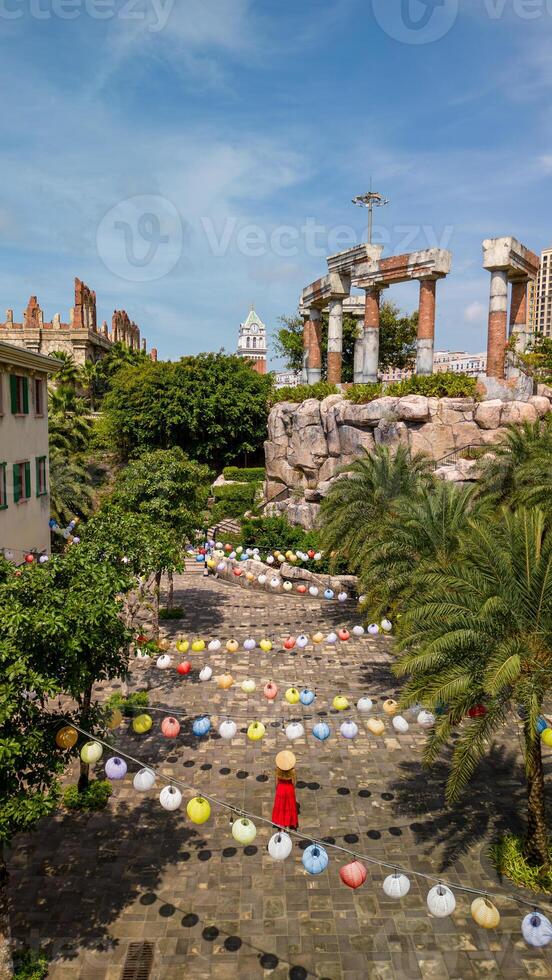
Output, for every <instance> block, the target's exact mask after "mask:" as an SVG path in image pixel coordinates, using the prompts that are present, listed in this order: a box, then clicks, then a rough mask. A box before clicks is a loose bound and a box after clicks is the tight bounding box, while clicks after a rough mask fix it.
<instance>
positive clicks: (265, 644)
mask: <svg viewBox="0 0 552 980" xmlns="http://www.w3.org/2000/svg"><path fill="white" fill-rule="evenodd" d="M259 646H260V648H261V650H263V652H264V653H270V651H271V650H272V643H271V642H270V640H261V642H260V643H259Z"/></svg>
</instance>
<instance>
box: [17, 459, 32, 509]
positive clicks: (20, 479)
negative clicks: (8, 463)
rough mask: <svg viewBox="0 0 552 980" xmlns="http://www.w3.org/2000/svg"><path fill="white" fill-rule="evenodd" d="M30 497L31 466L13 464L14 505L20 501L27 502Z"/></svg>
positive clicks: (25, 463)
mask: <svg viewBox="0 0 552 980" xmlns="http://www.w3.org/2000/svg"><path fill="white" fill-rule="evenodd" d="M30 496H31V464H30V463H29V462H28V461H26V462H24V463H14V464H13V499H14V501H15V503H16V504H18V503H20V501H22V500H28V499H29V497H30Z"/></svg>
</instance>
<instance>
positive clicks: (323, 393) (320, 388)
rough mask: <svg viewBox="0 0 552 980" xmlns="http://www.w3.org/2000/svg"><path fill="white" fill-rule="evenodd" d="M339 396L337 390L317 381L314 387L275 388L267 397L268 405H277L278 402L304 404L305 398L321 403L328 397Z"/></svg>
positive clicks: (325, 382) (326, 383)
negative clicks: (314, 399)
mask: <svg viewBox="0 0 552 980" xmlns="http://www.w3.org/2000/svg"><path fill="white" fill-rule="evenodd" d="M337 394H339V389H338V388H336V386H335V385H332V384H329V383H328V382H327V381H318V382H317V384H315V385H298V386H297V387H296V388H276V389H275V390H274V391H272V392H271V393H270V395H269V404H270V405H277V404H278V402H304V401H306V399H307V398H316V399H318V401H322V399H323V398H327V397H328V395H337Z"/></svg>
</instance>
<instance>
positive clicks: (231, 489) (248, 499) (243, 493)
mask: <svg viewBox="0 0 552 980" xmlns="http://www.w3.org/2000/svg"><path fill="white" fill-rule="evenodd" d="M256 490H257V486H256V484H254V483H230V484H224V485H223V486H221V487H213V497H214V498H215V500H239V501H240V502H241V503H242V504H243V505H244V507H243V509H244V510H246V509H247V507H251V506H252V505H253V502H254V500H255V493H256Z"/></svg>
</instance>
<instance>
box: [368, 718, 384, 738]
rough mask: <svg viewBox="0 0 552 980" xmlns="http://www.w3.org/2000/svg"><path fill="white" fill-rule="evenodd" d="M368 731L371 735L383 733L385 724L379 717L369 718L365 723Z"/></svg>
mask: <svg viewBox="0 0 552 980" xmlns="http://www.w3.org/2000/svg"><path fill="white" fill-rule="evenodd" d="M366 727H367V729H368V731H369V732H372V735H383V733H384V731H385V725H384V724H383V722H382V720H381V718H370V719H369V720H368V722H367V724H366Z"/></svg>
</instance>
